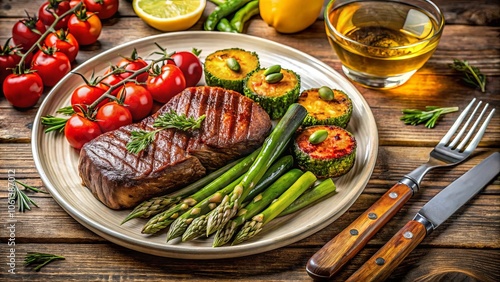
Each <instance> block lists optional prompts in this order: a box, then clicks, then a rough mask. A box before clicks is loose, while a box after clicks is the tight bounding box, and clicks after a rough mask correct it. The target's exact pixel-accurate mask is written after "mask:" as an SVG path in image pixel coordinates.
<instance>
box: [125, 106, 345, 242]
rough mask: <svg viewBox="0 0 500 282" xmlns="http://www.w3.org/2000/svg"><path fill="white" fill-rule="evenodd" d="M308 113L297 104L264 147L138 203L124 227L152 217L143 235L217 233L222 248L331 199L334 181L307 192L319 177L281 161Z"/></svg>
mask: <svg viewBox="0 0 500 282" xmlns="http://www.w3.org/2000/svg"><path fill="white" fill-rule="evenodd" d="M306 115H307V111H306V110H305V109H304V108H303V107H302V106H300V105H299V104H293V105H292V106H290V108H289V109H288V111H287V113H286V114H285V116H284V117H283V118H282V119H281V120H280V122H279V123H278V124H277V125H276V127H275V129H274V130H273V131H272V132H271V134H270V135H269V137H268V138H267V139H266V141H265V142H264V144H263V146H262V148H261V149H258V150H256V151H255V152H253V153H252V154H250V155H249V156H247V157H245V158H243V159H241V160H239V161H237V162H235V163H232V164H230V165H228V166H225V167H224V168H221V169H219V170H217V171H215V172H213V173H212V174H209V175H208V176H206V177H205V178H202V179H200V180H199V181H197V182H195V183H193V184H192V185H190V186H188V187H186V188H185V189H182V190H181V191H179V192H177V193H175V194H171V195H168V196H163V197H156V198H153V199H151V200H149V201H146V202H144V203H142V204H140V205H139V206H138V207H137V208H135V209H134V210H133V211H132V212H131V213H130V214H129V215H128V216H127V217H126V218H125V220H124V221H123V223H124V222H126V221H128V220H130V219H133V218H138V217H140V218H149V217H152V218H151V219H149V221H148V222H147V223H146V224H145V226H144V228H143V230H142V233H145V234H154V233H156V232H158V231H160V230H162V229H164V228H166V227H168V226H169V225H170V228H169V230H168V232H167V241H168V240H172V239H174V238H178V237H181V238H182V241H188V240H192V239H194V238H197V237H200V236H209V235H211V234H213V233H216V234H215V236H214V241H213V246H214V247H218V246H222V245H225V244H227V243H228V242H230V241H231V239H232V238H233V237H234V240H233V242H232V244H239V243H241V242H243V241H245V240H248V239H250V238H252V237H253V236H255V235H256V234H257V233H259V232H260V231H261V230H262V228H263V227H264V226H265V225H267V224H268V223H269V222H270V221H271V220H273V219H274V218H276V217H278V216H284V215H287V214H290V213H293V212H296V211H298V210H300V209H302V208H305V207H307V206H309V205H312V204H314V203H315V202H317V201H319V200H321V199H323V198H326V197H328V196H329V195H331V194H333V193H334V192H335V189H336V187H335V184H334V183H333V181H332V180H331V179H326V180H324V181H322V182H321V183H320V184H319V185H317V186H314V187H313V188H312V189H309V188H310V187H311V186H313V184H314V183H315V182H316V180H317V179H316V176H314V174H313V173H311V172H309V171H306V172H303V171H301V170H299V169H296V168H292V167H293V158H292V157H291V156H289V155H286V156H283V157H281V158H279V157H280V156H281V155H282V154H283V152H284V150H285V148H287V146H288V144H289V141H290V139H291V137H292V135H293V134H294V133H295V131H296V130H297V129H298V127H299V126H300V124H301V123H302V120H303V119H304V118H305V116H306ZM278 158H279V159H278ZM237 231H238V232H237ZM234 234H236V236H235V235H234Z"/></svg>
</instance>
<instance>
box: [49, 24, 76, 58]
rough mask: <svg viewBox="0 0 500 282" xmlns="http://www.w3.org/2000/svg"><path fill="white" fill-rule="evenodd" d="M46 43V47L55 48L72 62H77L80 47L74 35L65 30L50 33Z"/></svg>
mask: <svg viewBox="0 0 500 282" xmlns="http://www.w3.org/2000/svg"><path fill="white" fill-rule="evenodd" d="M44 43H45V46H47V47H55V48H57V49H58V50H59V51H60V52H63V53H64V54H66V56H68V59H69V61H70V62H73V61H74V60H75V58H76V56H77V55H78V51H79V50H80V45H78V41H76V38H75V37H74V36H73V34H71V33H69V32H67V31H66V30H64V29H60V30H58V31H56V32H52V33H49V35H47V37H46V38H45V40H44Z"/></svg>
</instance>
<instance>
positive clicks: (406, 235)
mask: <svg viewBox="0 0 500 282" xmlns="http://www.w3.org/2000/svg"><path fill="white" fill-rule="evenodd" d="M403 237H405V238H406V239H411V238H413V233H411V232H410V231H406V232H405V233H404V234H403Z"/></svg>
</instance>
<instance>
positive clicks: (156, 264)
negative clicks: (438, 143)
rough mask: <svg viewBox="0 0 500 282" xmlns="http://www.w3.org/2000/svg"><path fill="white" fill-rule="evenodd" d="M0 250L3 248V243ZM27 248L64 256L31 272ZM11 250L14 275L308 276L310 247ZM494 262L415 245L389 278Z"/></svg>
mask: <svg viewBox="0 0 500 282" xmlns="http://www.w3.org/2000/svg"><path fill="white" fill-rule="evenodd" d="M0 251H2V253H3V254H5V253H6V251H7V250H6V247H5V244H2V246H1V247H0ZM28 251H36V252H44V253H52V254H58V255H62V256H64V257H65V260H59V261H55V262H52V263H50V264H48V265H46V266H45V267H44V268H42V269H41V271H40V272H35V271H33V270H32V269H31V268H30V267H24V266H23V265H22V260H23V259H24V256H25V254H26V252H28ZM375 251H376V249H374V248H365V249H364V250H362V251H361V252H360V253H359V255H358V256H357V257H356V258H354V259H353V261H352V262H351V263H349V264H348V265H346V267H345V268H344V269H342V271H341V272H340V273H339V274H338V275H337V276H335V278H334V281H344V280H345V279H346V278H347V277H349V276H350V275H351V274H352V273H353V272H354V271H355V270H356V269H357V268H358V267H359V266H360V265H361V264H362V263H363V262H364V261H365V260H366V259H368V258H369V257H370V256H371V255H372V254H373V253H374V252H375ZM15 252H16V255H17V256H16V274H15V279H16V280H22V281H49V280H55V281H69V280H76V281H94V280H102V281H104V280H106V281H160V280H161V281H180V280H182V281H185V280H189V281H235V280H237V281H310V280H311V278H310V277H309V276H308V275H307V273H306V271H305V269H304V267H305V265H306V263H307V260H308V259H309V257H310V256H311V255H312V254H313V253H314V252H315V250H314V249H311V248H283V249H279V250H274V251H270V252H266V253H263V254H258V255H253V256H249V257H244V258H233V259H221V260H201V261H199V260H179V259H171V258H162V257H154V256H151V255H147V254H143V253H138V252H135V251H131V250H127V249H124V248H122V247H119V246H116V245H112V244H19V245H16V249H15ZM285 258H286V259H285ZM6 259H7V258H5V256H2V257H1V258H0V263H2V264H3V265H5V263H6ZM250 262H251V263H250ZM498 263H499V251H498V250H474V249H453V248H436V249H428V248H423V247H418V248H417V249H415V250H414V251H413V252H412V253H411V254H410V255H409V256H408V257H407V258H406V260H405V264H404V265H403V266H400V267H399V268H397V269H396V270H395V272H394V273H393V274H392V275H391V277H390V278H389V281H419V279H423V281H430V280H432V281H433V279H437V278H444V279H445V280H446V277H455V278H458V277H462V280H460V281H473V280H472V279H471V278H475V279H478V280H479V281H495V279H496V278H498V276H499V269H498V267H497V266H498ZM2 274H3V273H2ZM6 275H8V274H6ZM6 277H8V276H6Z"/></svg>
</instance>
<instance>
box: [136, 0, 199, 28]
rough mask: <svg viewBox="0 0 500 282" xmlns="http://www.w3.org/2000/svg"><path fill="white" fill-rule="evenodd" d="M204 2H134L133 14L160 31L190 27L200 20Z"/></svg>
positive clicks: (156, 0)
mask: <svg viewBox="0 0 500 282" xmlns="http://www.w3.org/2000/svg"><path fill="white" fill-rule="evenodd" d="M206 4H207V1H206V0H134V1H133V3H132V7H133V8H134V12H135V13H136V14H137V16H139V17H140V18H141V19H142V20H143V21H144V22H146V23H147V24H148V25H150V26H152V27H154V28H156V29H159V30H161V31H179V30H186V29H188V28H190V27H192V26H193V25H194V24H196V22H197V21H198V20H199V19H200V17H201V15H202V14H203V10H204V9H205V6H206Z"/></svg>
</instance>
